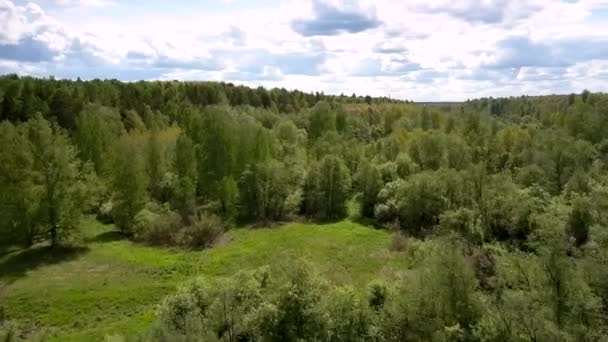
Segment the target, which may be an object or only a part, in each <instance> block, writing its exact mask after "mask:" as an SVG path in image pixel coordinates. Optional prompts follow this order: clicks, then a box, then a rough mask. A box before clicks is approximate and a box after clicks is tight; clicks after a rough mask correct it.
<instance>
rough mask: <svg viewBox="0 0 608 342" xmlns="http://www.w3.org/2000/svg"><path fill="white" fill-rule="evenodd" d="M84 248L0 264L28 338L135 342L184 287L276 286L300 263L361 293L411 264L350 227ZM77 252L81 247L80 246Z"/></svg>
mask: <svg viewBox="0 0 608 342" xmlns="http://www.w3.org/2000/svg"><path fill="white" fill-rule="evenodd" d="M83 225H84V227H83V228H84V231H85V236H84V240H85V242H86V246H87V247H82V248H72V249H69V250H65V249H57V250H53V251H51V250H49V249H48V248H46V247H38V248H33V249H29V250H14V251H10V252H5V253H4V254H3V255H2V256H1V257H0V303H2V305H3V306H4V310H5V315H6V316H7V317H8V318H10V319H12V320H16V321H17V322H18V323H19V324H20V325H21V326H25V327H27V329H26V330H29V332H30V336H24V337H26V338H27V337H32V336H38V337H40V336H44V337H45V340H46V339H48V340H51V341H83V340H103V338H104V337H105V336H107V335H112V334H116V333H121V334H130V335H137V334H138V333H141V332H143V331H145V329H146V328H147V326H148V325H149V323H150V322H151V321H152V320H153V318H154V310H155V306H156V305H157V304H158V303H159V301H160V300H161V299H162V298H163V297H164V296H166V295H168V294H170V293H172V292H174V291H175V289H176V287H178V286H179V285H180V284H182V283H184V282H185V281H187V280H188V279H190V278H192V277H197V276H203V277H222V276H230V275H232V274H234V273H235V272H237V271H239V270H247V269H253V268H257V267H260V266H264V265H269V266H270V267H271V268H272V271H273V274H275V275H278V276H279V277H280V276H281V274H282V273H284V271H285V268H286V267H289V266H288V265H289V261H293V260H294V259H304V260H305V261H307V262H308V263H310V264H311V265H312V266H313V267H314V268H315V269H316V271H317V272H318V273H319V274H320V275H323V276H324V277H326V278H327V279H330V280H331V281H333V282H335V283H336V284H341V285H342V284H351V285H353V287H355V288H364V286H365V285H367V283H368V282H369V281H370V280H372V279H378V278H379V279H385V280H386V281H394V280H398V279H399V278H402V277H403V276H405V275H406V272H407V269H408V268H411V267H413V266H414V265H413V263H414V262H415V261H414V260H416V256H415V255H413V254H411V253H409V254H408V253H402V252H393V251H390V249H389V246H390V244H391V234H390V233H389V232H387V231H385V230H376V229H374V228H370V227H365V226H362V225H360V224H358V223H354V222H351V221H342V222H339V223H334V224H324V225H318V224H295V223H294V224H287V225H285V226H281V227H276V228H258V229H233V230H230V231H229V232H228V233H227V234H226V235H225V236H224V237H223V238H222V241H221V242H220V243H219V244H218V245H217V246H215V247H214V248H211V249H207V250H202V251H184V250H172V249H162V248H152V247H146V246H143V245H139V244H135V243H133V242H130V241H128V240H126V239H123V238H122V237H121V236H120V235H119V234H118V233H117V232H116V231H114V227H113V226H111V225H103V224H101V223H98V222H97V221H94V220H87V221H85V222H84V223H83ZM83 245H84V244H83Z"/></svg>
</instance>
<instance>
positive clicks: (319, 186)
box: [305, 155, 351, 220]
mask: <svg viewBox="0 0 608 342" xmlns="http://www.w3.org/2000/svg"><path fill="white" fill-rule="evenodd" d="M306 183H307V185H306V187H307V188H306V189H305V192H306V194H305V196H306V201H307V211H308V213H309V214H311V215H313V216H317V217H319V218H321V219H325V220H331V219H337V218H341V217H343V216H344V215H345V213H346V200H347V198H348V193H349V191H350V187H351V179H350V174H349V171H348V168H347V167H346V166H345V165H344V161H342V159H341V158H339V157H336V156H333V155H328V156H325V157H324V158H323V159H322V160H321V162H320V163H319V164H318V165H315V166H313V167H312V168H311V169H310V170H309V173H308V177H307V182H306Z"/></svg>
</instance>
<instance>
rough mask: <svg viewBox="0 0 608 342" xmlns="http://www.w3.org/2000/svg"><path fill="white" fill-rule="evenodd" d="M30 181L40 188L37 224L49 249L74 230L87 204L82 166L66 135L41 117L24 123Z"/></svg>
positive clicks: (38, 116)
mask: <svg viewBox="0 0 608 342" xmlns="http://www.w3.org/2000/svg"><path fill="white" fill-rule="evenodd" d="M27 135H28V138H29V143H30V151H31V154H32V157H33V165H32V168H33V172H34V174H33V179H34V182H35V183H37V184H40V191H41V193H40V199H41V202H40V210H41V213H40V217H39V222H38V223H39V224H41V225H44V226H45V227H47V228H48V230H46V232H47V233H48V234H50V239H51V245H52V246H56V245H57V243H58V242H59V240H60V239H62V238H64V237H65V236H66V235H67V234H68V233H69V232H70V231H72V230H74V229H75V228H76V226H77V224H78V223H79V218H80V215H81V214H82V212H83V210H84V208H85V205H86V201H85V195H86V193H85V191H84V184H83V177H84V175H83V173H82V171H83V165H82V164H81V162H80V161H79V160H78V158H77V150H76V148H74V146H73V145H72V144H71V143H70V141H69V139H68V136H67V134H66V133H65V132H64V131H63V130H62V129H60V128H59V127H57V126H55V125H51V124H49V122H48V121H46V120H45V119H44V118H42V116H41V115H37V116H35V117H34V119H32V120H31V121H29V122H28V123H27Z"/></svg>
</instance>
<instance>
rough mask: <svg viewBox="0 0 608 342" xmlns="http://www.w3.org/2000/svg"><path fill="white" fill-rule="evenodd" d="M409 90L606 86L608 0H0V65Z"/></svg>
mask: <svg viewBox="0 0 608 342" xmlns="http://www.w3.org/2000/svg"><path fill="white" fill-rule="evenodd" d="M13 72H15V73H18V74H29V75H36V76H49V75H54V76H55V77H58V78H76V77H81V78H82V79H91V78H118V79H121V80H125V81H131V80H142V79H143V80H149V79H163V80H164V79H170V80H173V79H178V80H224V81H228V82H233V83H238V84H246V85H253V86H257V85H263V86H267V87H285V88H288V89H294V88H297V89H300V90H304V91H325V92H326V93H336V94H340V93H345V94H351V93H353V92H356V93H357V94H371V95H377V96H391V97H395V98H402V99H413V100H417V101H428V100H464V99H467V98H475V97H481V96H508V95H521V94H531V95H533V94H550V93H570V92H580V91H582V90H583V89H589V90H592V91H608V0H458V1H450V0H375V1H373V0H335V1H334V0H323V1H322V0H258V1H252V0H206V1H195V0H174V1H165V0H40V1H20V0H0V73H13Z"/></svg>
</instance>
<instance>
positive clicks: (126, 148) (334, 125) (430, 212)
mask: <svg viewBox="0 0 608 342" xmlns="http://www.w3.org/2000/svg"><path fill="white" fill-rule="evenodd" d="M0 121H1V122H0V146H2V148H1V149H0V341H21V340H40V341H46V340H51V341H69V340H74V341H79V340H80V341H82V340H102V341H103V340H105V341H332V342H333V341H608V173H607V172H606V171H607V170H608V94H602V93H592V92H589V91H586V90H585V91H583V92H582V93H580V94H570V95H550V96H538V97H530V96H519V97H510V98H481V99H475V100H468V101H466V102H462V103H449V104H444V105H442V104H433V105H424V104H416V103H414V102H412V101H401V100H395V99H390V98H373V97H370V96H360V95H359V96H357V95H356V94H352V95H340V96H334V95H325V94H323V93H304V92H300V91H288V90H285V89H265V88H261V87H260V88H248V87H244V86H235V85H233V84H230V83H220V82H178V81H162V82H161V81H155V82H152V81H150V82H148V81H146V82H143V81H142V82H132V83H125V82H120V81H117V80H92V81H81V80H80V79H78V80H74V81H68V80H56V79H53V78H32V77H19V76H16V75H6V76H2V77H0ZM62 334H64V335H62Z"/></svg>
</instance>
